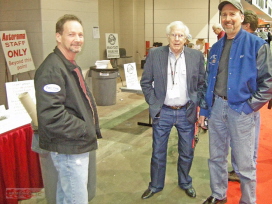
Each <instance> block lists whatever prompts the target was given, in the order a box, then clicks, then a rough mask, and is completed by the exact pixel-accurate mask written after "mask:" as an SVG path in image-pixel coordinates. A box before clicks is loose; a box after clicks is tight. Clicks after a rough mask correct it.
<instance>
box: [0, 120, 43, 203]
mask: <svg viewBox="0 0 272 204" xmlns="http://www.w3.org/2000/svg"><path fill="white" fill-rule="evenodd" d="M32 135H33V131H32V128H31V125H30V124H28V125H25V126H22V127H19V128H16V129H14V130H11V131H9V132H6V133H3V134H0V203H1V204H17V203H18V196H17V195H15V194H16V193H17V194H18V193H19V194H20V195H19V199H20V200H22V199H28V198H29V197H27V196H24V195H27V192H28V191H31V192H37V190H39V189H41V188H43V182H42V176H41V168H40V162H39V155H38V154H37V153H35V152H33V151H32V150H31V142H32ZM13 196H14V197H13Z"/></svg>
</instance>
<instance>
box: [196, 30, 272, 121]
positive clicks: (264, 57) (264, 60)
mask: <svg viewBox="0 0 272 204" xmlns="http://www.w3.org/2000/svg"><path fill="white" fill-rule="evenodd" d="M226 38H227V35H225V36H224V38H221V39H220V40H219V41H218V42H216V43H215V44H214V45H213V46H212V48H211V51H210V53H209V58H208V62H207V65H208V66H207V73H206V74H207V76H206V97H205V99H206V102H207V105H208V107H209V109H201V110H200V115H204V116H206V117H207V116H209V110H210V109H211V107H212V105H213V101H214V100H213V99H214V88H215V84H216V78H217V72H218V68H219V62H220V57H221V54H222V51H223V48H224V44H225V41H226ZM271 97H272V58H271V53H270V48H269V46H268V44H267V43H266V41H264V40H263V39H261V38H260V37H257V36H255V35H252V34H250V33H248V32H247V31H244V30H243V29H241V30H240V31H239V33H238V34H237V35H236V36H235V38H234V39H233V42H232V46H231V50H230V56H229V65H228V82H227V98H228V104H229V106H230V108H232V109H233V110H235V111H237V112H238V113H242V112H244V113H245V114H249V113H251V112H253V111H257V110H259V109H260V108H261V107H262V106H263V105H264V104H265V103H266V102H267V101H269V99H271Z"/></svg>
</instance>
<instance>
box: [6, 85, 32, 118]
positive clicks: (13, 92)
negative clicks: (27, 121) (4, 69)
mask: <svg viewBox="0 0 272 204" xmlns="http://www.w3.org/2000/svg"><path fill="white" fill-rule="evenodd" d="M6 92H7V100H8V107H9V111H10V112H11V114H14V115H19V114H25V113H27V112H26V110H25V108H24V106H23V105H22V103H21V102H20V100H19V98H18V96H19V95H20V94H22V93H24V92H28V93H29V95H30V97H31V99H32V100H33V101H34V103H35V104H36V97H35V88H34V80H25V81H16V82H7V83H6Z"/></svg>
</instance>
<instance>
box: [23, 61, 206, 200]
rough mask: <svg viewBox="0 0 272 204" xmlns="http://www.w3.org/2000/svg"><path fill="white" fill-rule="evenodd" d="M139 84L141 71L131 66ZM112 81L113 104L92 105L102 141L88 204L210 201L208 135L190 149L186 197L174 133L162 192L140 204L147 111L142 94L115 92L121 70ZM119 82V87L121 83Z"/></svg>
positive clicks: (145, 177) (145, 178) (146, 163)
mask: <svg viewBox="0 0 272 204" xmlns="http://www.w3.org/2000/svg"><path fill="white" fill-rule="evenodd" d="M137 72H138V76H139V79H140V76H141V74H142V69H141V68H140V66H139V65H137ZM120 76H121V78H122V81H123V82H121V79H120V78H119V77H118V78H117V98H116V104H115V105H111V106H98V113H99V116H100V125H101V130H102V134H103V139H100V140H99V149H98V150H97V190H96V196H95V198H94V199H93V200H92V201H91V202H90V204H138V203H152V204H154V203H164V204H165V203H167V204H174V203H175V204H177V203H183V204H196V203H198V204H199V203H202V202H203V201H204V200H205V199H206V198H207V197H208V196H210V193H211V191H210V187H209V170H208V163H207V159H208V151H209V150H208V135H207V134H205V133H203V132H201V134H200V140H199V143H198V144H197V147H196V149H195V157H194V162H193V166H192V169H191V173H190V175H191V176H192V178H193V186H194V188H195V189H196V192H197V197H196V198H189V197H188V196H187V195H186V194H185V192H184V191H183V190H181V189H180V188H179V187H178V185H177V170H176V169H177V167H176V163H177V157H178V153H177V132H176V130H175V129H173V130H172V132H171V135H170V138H169V144H168V158H167V159H168V160H167V172H166V180H165V188H164V190H163V191H161V192H159V193H157V194H155V195H154V196H153V197H151V198H149V199H147V200H142V199H141V195H142V193H143V192H144V191H145V190H146V189H147V186H148V183H149V181H150V177H149V169H150V158H151V151H152V147H151V146H152V136H151V135H152V129H151V128H150V127H146V126H139V125H138V124H137V122H146V123H148V110H147V108H148V106H147V104H146V102H145V100H144V97H143V95H139V94H135V93H128V92H121V91H120V87H122V86H126V84H125V77H124V72H123V69H122V68H120ZM122 83H123V84H122ZM19 203H20V204H47V202H46V201H45V198H44V197H42V196H39V197H36V198H35V197H33V198H32V199H30V200H25V201H20V202H19Z"/></svg>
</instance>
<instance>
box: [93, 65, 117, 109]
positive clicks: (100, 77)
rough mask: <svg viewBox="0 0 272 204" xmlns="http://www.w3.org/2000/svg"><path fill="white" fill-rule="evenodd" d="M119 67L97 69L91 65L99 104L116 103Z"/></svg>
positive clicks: (94, 91)
mask: <svg viewBox="0 0 272 204" xmlns="http://www.w3.org/2000/svg"><path fill="white" fill-rule="evenodd" d="M117 76H118V69H117V68H110V69H97V68H94V67H91V77H92V89H93V96H94V98H95V101H96V104H97V105H98V106H110V105H114V104H116V78H117Z"/></svg>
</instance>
